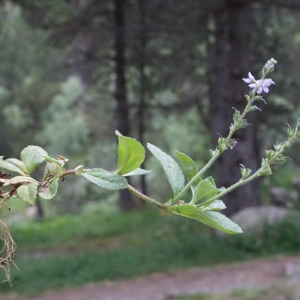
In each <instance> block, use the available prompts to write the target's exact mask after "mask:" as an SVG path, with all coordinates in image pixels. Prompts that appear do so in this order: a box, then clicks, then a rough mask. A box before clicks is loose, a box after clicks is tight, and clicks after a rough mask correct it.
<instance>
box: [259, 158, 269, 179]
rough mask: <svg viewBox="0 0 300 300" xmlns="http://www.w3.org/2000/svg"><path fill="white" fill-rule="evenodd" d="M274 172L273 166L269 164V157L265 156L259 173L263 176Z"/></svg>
mask: <svg viewBox="0 0 300 300" xmlns="http://www.w3.org/2000/svg"><path fill="white" fill-rule="evenodd" d="M271 174H272V170H271V167H270V165H269V162H268V160H267V159H265V158H263V160H262V163H261V167H260V170H259V175H261V176H266V175H271Z"/></svg>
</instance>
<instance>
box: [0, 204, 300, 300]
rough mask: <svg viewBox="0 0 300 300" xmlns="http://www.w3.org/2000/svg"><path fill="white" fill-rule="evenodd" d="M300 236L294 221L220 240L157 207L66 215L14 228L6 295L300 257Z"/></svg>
mask: <svg viewBox="0 0 300 300" xmlns="http://www.w3.org/2000/svg"><path fill="white" fill-rule="evenodd" d="M299 232H300V224H298V223H297V222H293V223H285V224H278V225H276V226H274V227H272V228H265V229H264V230H263V231H262V232H261V233H257V234H254V235H252V236H246V235H235V236H233V235H226V236H224V237H220V236H216V235H215V234H214V231H212V230H211V229H209V228H207V227H205V226H204V225H202V224H200V223H198V222H196V221H193V220H189V219H182V218H180V217H176V216H168V215H161V214H160V213H159V211H158V210H148V211H147V210H144V211H134V212H130V213H119V214H115V215H110V216H101V215H93V214H91V215H88V216H65V217H60V218H57V219H54V220H50V221H46V222H43V223H34V224H28V225H26V226H23V227H19V228H12V229H11V233H12V235H13V237H14V238H15V241H16V242H17V244H18V253H19V256H18V257H17V259H16V264H17V265H18V267H19V269H20V270H19V271H17V270H16V269H15V268H14V267H12V269H11V277H12V282H13V284H14V286H13V288H12V289H11V288H9V287H8V284H7V283H3V284H2V285H1V289H0V293H7V292H14V293H22V294H23V295H25V294H36V293H41V292H43V291H45V290H47V289H60V288H65V287H72V286H78V285H84V284H87V283H89V282H97V281H101V280H116V279H123V278H130V277H135V276H140V275H145V274H147V273H151V272H155V271H161V270H174V269H179V268H188V267H193V266H199V265H213V264H217V263H221V262H231V261H241V260H248V259H252V258H256V257H261V256H269V255H274V254H278V253H290V254H294V253H299V250H300V235H299ZM24 254H26V255H24ZM3 279H4V274H3ZM199 299H201V298H199ZM204 299H205V298H204Z"/></svg>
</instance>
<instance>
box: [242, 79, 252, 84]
mask: <svg viewBox="0 0 300 300" xmlns="http://www.w3.org/2000/svg"><path fill="white" fill-rule="evenodd" d="M243 80H244V81H245V82H246V83H250V82H252V79H250V78H243Z"/></svg>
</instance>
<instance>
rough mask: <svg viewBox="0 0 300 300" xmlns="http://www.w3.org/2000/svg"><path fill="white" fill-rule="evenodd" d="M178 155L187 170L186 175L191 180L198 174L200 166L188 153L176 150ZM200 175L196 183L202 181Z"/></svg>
mask: <svg viewBox="0 0 300 300" xmlns="http://www.w3.org/2000/svg"><path fill="white" fill-rule="evenodd" d="M176 156H177V158H178V159H179V161H180V163H181V165H182V167H183V169H184V171H185V172H186V175H187V177H188V179H189V180H191V179H192V178H194V177H195V176H196V174H197V173H198V167H197V165H196V163H195V162H194V161H193V160H192V159H191V158H190V157H189V156H187V155H186V154H184V153H182V152H179V151H176ZM200 179H201V178H200V177H199V179H198V180H197V181H195V183H198V182H199V181H200Z"/></svg>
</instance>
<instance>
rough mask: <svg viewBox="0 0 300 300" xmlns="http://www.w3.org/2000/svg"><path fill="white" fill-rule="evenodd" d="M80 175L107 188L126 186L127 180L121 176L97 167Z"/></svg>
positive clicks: (113, 188) (114, 188)
mask: <svg viewBox="0 0 300 300" xmlns="http://www.w3.org/2000/svg"><path fill="white" fill-rule="evenodd" d="M81 175H82V176H84V177H85V178H86V179H88V180H89V181H91V182H93V183H95V184H96V185H98V186H101V187H103V188H105V189H109V190H121V189H126V188H127V186H128V182H127V180H126V179H125V178H124V177H123V176H121V175H119V174H116V173H112V172H108V171H106V170H103V169H99V168H98V169H90V170H89V171H87V172H83V173H81Z"/></svg>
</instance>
